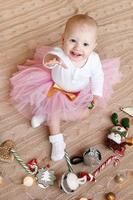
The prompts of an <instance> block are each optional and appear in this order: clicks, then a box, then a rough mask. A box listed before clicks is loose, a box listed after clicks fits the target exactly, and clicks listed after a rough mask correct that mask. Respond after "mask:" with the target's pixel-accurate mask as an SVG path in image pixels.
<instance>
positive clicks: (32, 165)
mask: <svg viewBox="0 0 133 200" xmlns="http://www.w3.org/2000/svg"><path fill="white" fill-rule="evenodd" d="M27 165H28V167H29V169H30V170H31V171H32V172H34V170H35V167H36V166H37V159H32V160H30V161H29V162H28V163H27Z"/></svg>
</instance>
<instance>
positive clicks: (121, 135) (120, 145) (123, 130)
mask: <svg viewBox="0 0 133 200" xmlns="http://www.w3.org/2000/svg"><path fill="white" fill-rule="evenodd" d="M111 119H112V122H113V124H114V125H115V126H114V127H113V128H112V129H111V131H110V133H109V134H108V135H107V146H108V147H109V148H111V149H112V150H113V151H114V152H115V153H117V154H119V155H120V156H124V152H125V149H126V147H125V145H126V142H125V141H126V138H127V137H128V128H129V119H128V118H123V119H122V120H121V124H119V123H118V115H117V113H113V114H112V116H111Z"/></svg>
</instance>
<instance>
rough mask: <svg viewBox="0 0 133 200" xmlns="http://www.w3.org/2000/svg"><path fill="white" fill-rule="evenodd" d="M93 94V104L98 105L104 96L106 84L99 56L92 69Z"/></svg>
mask: <svg viewBox="0 0 133 200" xmlns="http://www.w3.org/2000/svg"><path fill="white" fill-rule="evenodd" d="M91 82H92V93H93V104H94V105H95V106H97V105H98V103H99V101H100V98H101V97H102V96H103V83H104V73H103V69H102V65H101V61H100V58H99V56H98V55H96V58H95V65H94V66H93V69H92V76H91Z"/></svg>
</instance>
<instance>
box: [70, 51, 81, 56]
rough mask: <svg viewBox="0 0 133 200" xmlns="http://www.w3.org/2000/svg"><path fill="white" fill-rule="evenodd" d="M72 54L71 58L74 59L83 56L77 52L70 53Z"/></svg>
mask: <svg viewBox="0 0 133 200" xmlns="http://www.w3.org/2000/svg"><path fill="white" fill-rule="evenodd" d="M70 54H71V56H72V57H74V58H79V57H81V56H82V54H81V53H79V52H76V51H70Z"/></svg>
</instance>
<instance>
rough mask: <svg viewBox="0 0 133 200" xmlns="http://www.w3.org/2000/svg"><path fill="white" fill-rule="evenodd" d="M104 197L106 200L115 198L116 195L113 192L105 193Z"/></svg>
mask: <svg viewBox="0 0 133 200" xmlns="http://www.w3.org/2000/svg"><path fill="white" fill-rule="evenodd" d="M105 197H106V199H107V200H116V196H115V194H114V193H113V192H109V193H107V194H106V196H105Z"/></svg>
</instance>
